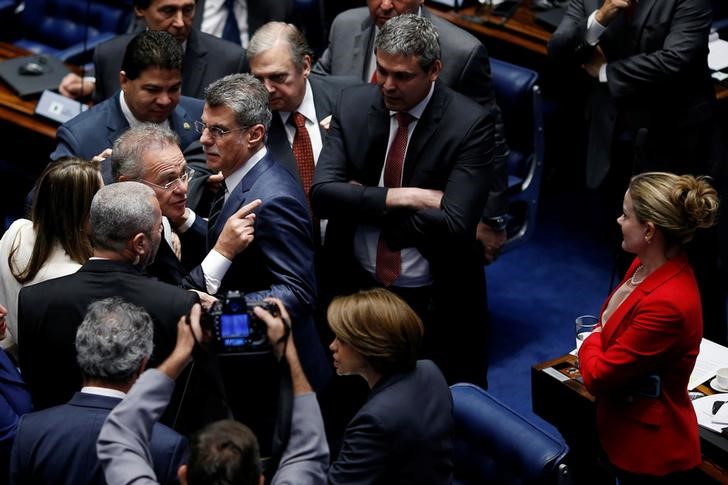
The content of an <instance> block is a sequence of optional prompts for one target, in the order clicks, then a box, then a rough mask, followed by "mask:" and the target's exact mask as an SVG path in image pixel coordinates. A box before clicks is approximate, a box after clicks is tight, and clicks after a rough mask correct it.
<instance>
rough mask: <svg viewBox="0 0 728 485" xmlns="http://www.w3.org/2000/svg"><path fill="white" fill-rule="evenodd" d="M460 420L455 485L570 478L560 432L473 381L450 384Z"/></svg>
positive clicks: (456, 435)
mask: <svg viewBox="0 0 728 485" xmlns="http://www.w3.org/2000/svg"><path fill="white" fill-rule="evenodd" d="M450 392H451V393H452V399H453V414H454V420H455V433H454V451H453V463H454V479H453V483H454V484H455V485H471V484H472V485H475V484H483V483H497V484H499V485H510V484H551V483H566V482H568V469H567V467H566V464H565V463H564V460H565V458H566V455H567V453H568V451H569V447H568V446H567V445H566V443H565V442H564V440H563V439H560V437H559V438H555V437H553V436H551V435H550V434H548V433H546V432H545V431H544V430H542V429H541V428H539V427H538V426H536V425H535V424H533V423H531V422H530V421H528V420H527V419H526V418H525V417H523V416H522V415H520V414H518V413H517V412H515V411H514V410H512V409H511V408H509V407H508V406H506V405H505V404H503V403H502V402H500V401H498V400H497V399H495V398H494V397H493V396H491V395H490V394H488V392H486V391H484V390H483V389H481V388H479V387H478V386H475V385H473V384H455V385H453V386H451V387H450Z"/></svg>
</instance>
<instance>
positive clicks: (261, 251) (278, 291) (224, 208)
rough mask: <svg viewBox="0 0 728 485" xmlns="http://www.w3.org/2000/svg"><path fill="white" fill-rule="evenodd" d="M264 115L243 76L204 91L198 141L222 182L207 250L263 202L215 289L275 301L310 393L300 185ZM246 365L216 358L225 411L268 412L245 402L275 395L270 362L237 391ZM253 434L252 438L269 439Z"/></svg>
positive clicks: (324, 373) (313, 344) (259, 91)
mask: <svg viewBox="0 0 728 485" xmlns="http://www.w3.org/2000/svg"><path fill="white" fill-rule="evenodd" d="M271 117H272V116H271V112H270V109H269V106H268V92H267V91H266V89H265V87H264V86H263V85H262V83H260V82H259V81H257V80H256V79H255V78H254V77H253V76H251V75H248V74H237V75H231V76H227V77H224V78H222V79H220V80H218V81H216V82H215V83H213V84H211V85H210V86H209V87H208V89H207V94H206V96H205V108H204V110H203V113H202V123H201V124H200V127H201V128H202V135H201V136H200V143H201V144H202V146H203V147H204V150H205V154H206V155H207V165H208V167H209V169H210V170H212V171H214V172H218V171H220V172H222V175H223V177H224V180H223V184H222V188H221V190H220V191H219V192H218V194H216V198H215V200H213V203H212V207H211V212H210V218H209V222H208V230H207V245H208V248H212V247H213V246H214V244H215V242H216V241H217V240H218V237H219V236H220V234H221V231H222V229H223V226H224V224H225V221H226V220H227V219H228V218H229V217H230V216H232V215H233V214H235V213H236V212H237V211H238V210H239V209H240V208H241V207H242V206H243V205H245V204H246V203H248V202H250V201H253V200H256V199H260V200H262V201H263V204H262V205H261V206H260V207H259V208H258V209H257V210H256V217H255V239H254V241H253V242H252V243H251V244H250V245H249V246H248V247H247V249H246V250H245V251H243V252H241V253H240V254H238V255H237V256H236V257H235V258H234V259H233V261H232V265H231V266H230V269H229V270H228V271H227V273H226V274H225V277H224V278H223V280H222V283H221V285H220V290H219V291H220V292H225V291H228V290H239V291H242V292H243V293H245V295H246V296H247V297H248V299H249V300H252V301H260V300H262V299H263V298H267V297H271V296H273V297H277V298H280V299H281V300H282V301H283V302H284V303H285V305H286V307H287V308H288V309H289V311H290V312H291V314H292V315H295V317H294V318H295V319H296V322H298V324H297V325H296V326H295V328H293V333H294V335H295V338H296V340H297V342H299V348H300V349H301V352H300V354H301V356H300V357H301V362H302V364H303V367H304V369H305V370H306V375H307V376H308V379H309V380H310V381H311V384H312V385H313V387H314V388H315V389H317V390H318V389H320V388H321V387H322V386H323V385H324V384H325V382H326V381H327V380H328V378H329V376H330V374H331V369H330V365H329V363H328V359H327V358H326V354H325V351H324V349H323V347H322V346H321V342H320V341H319V338H318V334H317V332H316V328H315V326H314V323H313V319H312V317H311V315H312V313H313V310H314V306H315V305H316V278H315V275H314V265H313V237H312V230H311V219H310V215H309V209H308V204H307V203H306V198H305V196H304V194H303V190H301V186H300V184H299V183H298V182H297V181H296V179H295V178H294V176H293V175H292V174H291V173H290V172H289V171H288V170H287V169H286V168H284V167H283V166H282V165H281V164H279V163H277V162H276V161H275V160H274V159H273V158H272V157H271V156H270V155H269V154H268V151H267V149H266V148H265V135H266V132H267V130H268V127H269V126H270V120H271ZM194 271H195V270H193V273H194ZM246 362H249V363H253V359H251V358H248V359H243V361H242V362H240V363H235V362H230V361H228V362H224V361H222V360H221V365H222V367H223V369H222V370H223V377H224V378H225V381H226V383H228V385H227V391H228V393H229V394H228V396H229V398H230V401H237V403H233V405H232V408H233V410H234V411H238V410H240V409H243V408H248V409H250V407H251V406H256V405H257V406H258V408H263V409H262V411H263V412H267V413H268V414H269V413H270V411H271V410H270V409H266V408H265V406H267V405H264V404H262V403H263V400H260V401H261V402H259V403H255V402H253V400H251V399H249V390H250V389H256V391H257V392H258V393H259V395H260V394H261V393H262V394H269V393H272V394H274V393H275V392H276V390H277V386H278V382H277V380H276V379H275V378H273V377H272V374H274V372H273V371H272V370H271V369H274V363H273V361H272V360H271V358H270V356H268V357H266V358H265V360H264V361H263V362H260V363H258V364H257V366H258V368H257V369H256V370H253V368H252V367H250V366H247V367H246V368H247V369H250V370H249V371H246V372H244V374H245V376H246V386H241V385H240V384H239V382H240V374H241V371H240V368H239V365H246ZM263 369H268V370H265V371H263ZM226 374H227V375H226ZM232 383H235V384H234V385H232ZM271 386H272V389H271ZM261 391H262V392H261ZM266 402H268V403H270V402H271V401H270V400H266ZM272 402H275V401H272ZM258 411H261V409H258ZM251 412H252V413H254V414H256V411H255V410H253V411H251ZM244 414H248V415H247V416H245V417H243V418H242V419H243V420H244V421H246V419H247V422H246V424H250V425H255V423H253V422H250V419H249V418H250V417H251V416H250V413H245V412H244V413H243V415H244ZM253 427H254V426H253ZM254 429H255V427H254ZM258 431H259V429H256V434H257V435H258V436H260V437H265V436H267V435H269V432H265V431H261V432H258Z"/></svg>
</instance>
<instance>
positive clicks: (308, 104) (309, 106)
mask: <svg viewBox="0 0 728 485" xmlns="http://www.w3.org/2000/svg"><path fill="white" fill-rule="evenodd" d="M296 111H297V112H299V113H301V114H302V115H303V116H305V117H306V119H307V120H309V121H311V122H312V123H313V124H316V122H317V120H316V105H315V104H314V102H313V91H311V83H310V82H308V79H306V92H305V94H304V95H303V100H302V101H301V104H300V105H298V108H297V109H296ZM278 114H279V115H280V116H281V121H283V125H284V126H285V124H286V123H288V118H290V117H291V112H289V111H279V112H278Z"/></svg>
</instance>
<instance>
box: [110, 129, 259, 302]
mask: <svg viewBox="0 0 728 485" xmlns="http://www.w3.org/2000/svg"><path fill="white" fill-rule="evenodd" d="M111 171H112V175H113V178H114V180H115V181H117V182H125V181H129V180H136V181H139V182H142V183H143V184H146V185H148V186H149V187H151V188H152V190H154V194H155V196H156V197H157V201H158V202H159V207H160V209H161V210H162V216H163V218H162V225H163V226H164V231H163V234H162V240H161V242H160V244H159V250H158V251H157V255H156V257H155V258H154V261H153V262H152V263H151V264H150V265H149V266H147V268H146V270H147V273H149V274H150V275H152V276H155V277H157V278H159V280H161V281H164V282H165V283H169V284H171V285H175V286H182V287H184V288H193V289H196V290H199V291H200V293H198V295H199V296H200V299H201V300H202V303H203V306H204V305H205V303H208V304H209V303H211V299H210V297H209V295H207V293H209V294H210V295H214V294H215V293H217V289H218V287H219V285H220V281H222V279H223V276H225V273H226V272H227V270H228V268H229V267H230V262H231V261H232V260H233V258H235V256H236V255H237V254H238V253H240V252H241V251H243V250H244V249H245V248H246V247H248V244H250V242H251V241H252V240H253V222H254V220H255V218H254V216H250V214H251V213H252V211H253V210H254V209H256V208H257V207H258V206H259V205H260V201H253V202H252V203H251V204H247V205H245V206H244V207H242V208H241V209H240V210H239V211H238V212H237V213H235V214H234V215H233V216H232V217H230V218H229V219H228V220H227V221H226V222H225V226H224V227H223V230H222V232H221V234H220V237H219V238H218V239H217V241H216V243H215V245H214V247H213V248H212V249H211V250H210V252H209V253H207V252H205V248H206V244H207V243H206V237H207V232H206V226H205V224H204V221H203V220H202V219H200V218H198V216H197V215H196V214H195V212H194V211H193V210H192V209H190V208H189V207H185V201H186V199H187V186H188V183H189V181H190V179H191V177H192V176H193V170H192V169H190V168H189V167H188V166H187V162H186V161H185V159H184V157H183V155H182V151H181V150H180V149H179V138H178V137H177V135H175V133H174V132H172V131H171V130H170V129H168V128H165V127H163V126H160V125H157V124H154V123H144V124H142V125H139V126H136V127H134V128H130V129H129V130H127V131H126V132H125V133H124V134H123V135H121V136H120V137H119V138H118V139H117V140H116V141H115V142H114V148H113V150H112V155H111ZM177 238H179V239H180V240H181V241H180V246H181V247H180V253H181V255H180V256H181V258H180V257H178V255H177V254H176V252H175V250H174V249H173V247H174V245H175V244H176V242H177V241H176V239H177ZM200 254H204V255H205V258H204V260H202V262H201V263H200V266H201V268H200V269H201V271H197V272H195V275H197V276H199V275H202V276H203V279H201V280H199V281H196V280H193V279H192V278H191V277H189V275H188V273H189V270H188V269H187V268H186V267H185V265H184V264H183V262H185V263H187V265H188V266H189V267H194V266H196V265H197V261H198V260H199V259H200V257H199V256H200ZM180 259H181V260H180ZM203 292H204V293H203Z"/></svg>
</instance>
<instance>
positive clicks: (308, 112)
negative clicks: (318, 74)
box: [278, 79, 324, 165]
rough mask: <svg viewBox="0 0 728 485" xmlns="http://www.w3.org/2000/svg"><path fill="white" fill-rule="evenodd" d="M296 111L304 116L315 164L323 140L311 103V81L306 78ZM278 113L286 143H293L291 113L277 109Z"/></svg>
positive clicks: (294, 130) (293, 127)
mask: <svg viewBox="0 0 728 485" xmlns="http://www.w3.org/2000/svg"><path fill="white" fill-rule="evenodd" d="M296 111H297V112H299V113H301V114H302V115H303V116H304V117H305V118H306V130H307V131H308V137H309V138H310V139H311V148H313V163H314V165H315V164H316V163H317V162H318V157H319V154H320V153H321V148H323V146H324V142H323V139H322V138H321V129H320V128H319V120H318V119H317V118H316V106H315V105H314V103H313V91H311V83H309V82H308V79H306V93H305V94H304V95H303V101H301V104H300V105H299V106H298V109H297V110H296ZM278 115H279V116H280V117H281V121H283V127H284V128H285V129H286V138H287V139H288V143H289V144H290V145H293V137H294V136H296V127H295V126H293V125H292V124H290V123H288V118H290V117H291V113H289V112H288V111H279V112H278Z"/></svg>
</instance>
